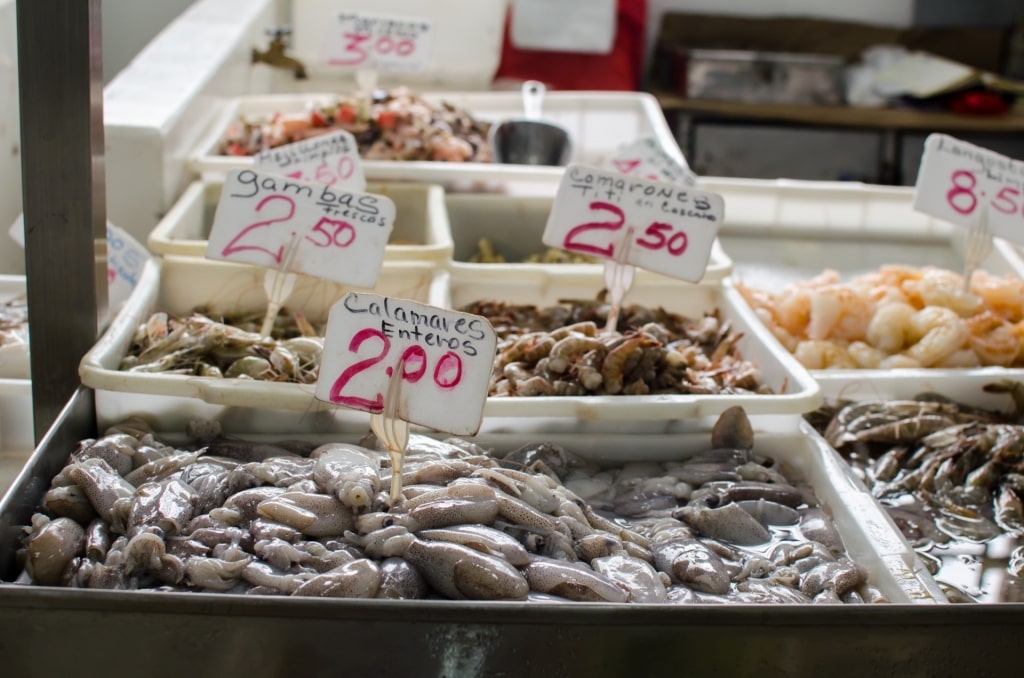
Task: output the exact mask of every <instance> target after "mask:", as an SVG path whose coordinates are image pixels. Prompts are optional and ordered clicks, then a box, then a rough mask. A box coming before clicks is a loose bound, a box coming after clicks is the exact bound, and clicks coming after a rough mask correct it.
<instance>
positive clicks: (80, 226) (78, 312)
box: [17, 0, 107, 442]
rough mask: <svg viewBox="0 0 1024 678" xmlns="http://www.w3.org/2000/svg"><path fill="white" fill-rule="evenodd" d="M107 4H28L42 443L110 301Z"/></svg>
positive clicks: (26, 147) (26, 121) (28, 176)
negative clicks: (105, 102) (104, 12)
mask: <svg viewBox="0 0 1024 678" xmlns="http://www.w3.org/2000/svg"><path fill="white" fill-rule="evenodd" d="M100 8H101V1H100V0H18V4H17V15H18V17H17V26H18V79H19V89H20V92H21V101H20V105H21V107H20V111H21V149H22V151H21V157H22V161H21V167H22V204H23V209H24V217H25V273H26V279H27V287H28V309H29V310H28V312H29V320H30V332H29V342H30V343H29V347H30V350H31V366H32V400H33V404H34V420H35V421H34V425H35V438H36V441H37V442H38V441H39V440H41V439H42V437H43V435H44V434H45V433H46V431H47V430H48V429H49V427H50V425H51V424H52V422H53V421H54V420H55V419H56V417H57V415H58V414H59V413H60V411H61V409H62V408H63V407H64V405H65V404H66V403H67V402H68V399H69V398H71V396H72V394H73V393H74V392H75V390H76V389H77V388H78V386H79V385H80V380H79V377H78V364H79V362H80V361H81V359H82V356H83V355H84V354H85V353H86V351H88V350H89V348H90V347H91V346H92V345H93V344H94V343H95V341H96V336H97V330H98V318H100V317H102V315H103V314H104V313H105V309H106V304H107V278H106V257H105V249H106V186H105V172H104V166H103V69H102V45H101V40H100V39H101V33H100V30H101V29H100V17H101V14H100Z"/></svg>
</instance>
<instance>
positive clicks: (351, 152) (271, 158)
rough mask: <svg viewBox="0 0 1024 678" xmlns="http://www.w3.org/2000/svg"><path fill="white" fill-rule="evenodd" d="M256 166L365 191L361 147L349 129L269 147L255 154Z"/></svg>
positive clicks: (322, 182)
mask: <svg viewBox="0 0 1024 678" xmlns="http://www.w3.org/2000/svg"><path fill="white" fill-rule="evenodd" d="M255 166H256V169H257V170H259V171H262V172H272V173H274V174H282V175H284V176H286V177H288V178H289V179H298V180H299V181H310V182H315V183H318V184H325V185H327V186H337V187H339V188H340V187H344V188H349V189H352V190H353V191H363V190H366V177H365V176H364V175H363V164H362V161H361V160H360V158H359V146H358V145H357V144H356V138H355V137H354V136H352V133H351V132H348V131H346V130H338V131H337V132H331V133H329V134H322V135H320V136H317V137H313V138H311V139H303V140H302V141H296V142H295V143H292V144H285V145H284V146H278V147H276V148H268V149H267V150H265V151H261V152H260V153H258V154H257V155H256V158H255Z"/></svg>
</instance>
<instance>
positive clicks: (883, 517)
mask: <svg viewBox="0 0 1024 678" xmlns="http://www.w3.org/2000/svg"><path fill="white" fill-rule="evenodd" d="M155 430H156V431H158V432H159V434H158V437H159V438H160V439H161V440H164V441H165V442H168V443H169V444H174V443H183V442H185V441H184V437H183V436H182V433H181V430H180V429H178V430H173V429H171V428H167V426H166V421H164V420H157V421H156V422H155ZM225 431H226V432H227V433H229V434H238V433H239V432H238V431H237V430H233V429H225ZM288 433H290V434H291V435H289V437H290V438H301V439H308V440H314V441H317V442H326V441H328V440H332V441H337V440H356V439H358V438H350V437H348V436H344V437H337V436H335V437H326V436H323V435H321V434H314V435H310V434H309V433H308V431H306V430H304V429H303V430H299V431H291V432H288ZM362 433H365V431H361V432H359V434H358V435H361V434H362ZM253 439H254V440H258V441H263V440H267V441H270V440H272V437H268V436H258V437H255V438H253ZM470 440H472V441H473V442H475V443H477V444H479V445H481V446H482V447H484V448H486V449H489V450H494V451H495V452H496V453H499V454H502V453H507V452H510V451H512V450H516V449H519V448H521V447H523V446H524V445H529V444H536V443H541V442H545V443H551V444H554V445H559V446H561V447H563V448H564V449H565V450H566V451H568V452H569V453H571V454H573V455H576V456H579V457H582V458H584V459H586V460H589V461H591V462H594V463H596V464H598V465H601V466H611V465H615V464H620V463H626V462H638V461H655V462H664V461H681V460H684V459H686V458H688V457H690V456H693V455H694V454H699V453H701V452H704V451H706V450H707V449H708V448H709V444H710V433H709V431H708V430H707V429H703V430H695V431H689V432H685V433H672V434H651V435H643V436H636V435H631V434H626V433H622V432H621V431H620V432H612V433H604V434H600V435H594V434H578V433H570V434H567V433H550V432H544V433H539V434H530V433H524V432H521V431H519V432H506V433H493V432H492V433H486V432H484V433H480V434H478V435H476V436H473V437H472V438H470ZM754 451H755V452H756V453H758V454H760V455H763V456H767V457H771V458H773V459H775V460H776V462H777V463H778V465H779V466H780V467H781V469H780V470H782V472H783V473H784V474H785V475H786V476H787V477H788V478H790V479H792V480H794V481H804V482H806V483H808V484H809V485H810V486H811V487H812V488H813V489H814V493H815V495H816V497H817V499H818V502H819V505H820V506H822V508H823V509H824V510H825V511H826V513H827V514H829V515H830V516H831V517H832V520H833V523H834V525H835V527H836V529H837V531H838V532H839V534H840V537H841V538H842V541H843V546H844V547H845V550H846V553H847V555H848V556H849V557H850V558H852V559H853V560H854V561H855V562H856V563H858V564H859V565H861V566H863V567H864V568H865V570H866V571H867V573H868V581H869V582H870V583H871V584H872V585H874V586H876V587H877V588H878V589H879V590H880V591H881V592H882V593H883V594H885V595H886V597H887V598H888V599H889V601H890V602H892V603H914V604H935V603H946V602H947V601H946V598H945V596H944V595H943V594H942V592H941V590H940V589H939V587H938V585H937V584H936V583H935V581H934V580H933V579H932V578H931V576H930V575H929V574H928V572H927V570H925V569H923V568H922V567H920V566H919V565H918V563H917V562H916V554H915V553H914V551H913V549H912V548H911V547H910V545H909V544H908V543H907V541H906V540H905V539H904V538H903V535H902V534H901V533H900V531H899V529H898V528H897V527H896V525H895V524H894V523H893V522H892V519H891V518H889V515H888V514H887V513H886V512H885V511H884V510H883V509H882V507H881V506H880V505H879V504H878V502H877V501H876V500H875V499H874V498H873V497H872V496H871V495H870V494H869V493H868V492H867V490H866V489H865V488H864V486H863V484H861V483H860V481H858V480H857V478H856V477H855V476H854V475H853V474H852V472H851V471H850V467H849V466H847V464H846V463H845V462H844V461H843V460H842V458H841V457H840V456H839V455H838V454H837V453H836V451H835V450H834V449H832V448H831V447H829V445H828V443H826V442H825V440H824V439H823V438H822V437H821V436H820V435H818V433H817V432H815V431H814V429H813V428H811V427H810V426H809V425H808V424H806V423H804V422H801V424H800V426H799V427H797V428H796V429H795V430H793V431H788V432H772V431H764V430H760V429H756V430H755V433H754Z"/></svg>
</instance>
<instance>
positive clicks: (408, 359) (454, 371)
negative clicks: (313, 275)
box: [316, 292, 497, 435]
mask: <svg viewBox="0 0 1024 678" xmlns="http://www.w3.org/2000/svg"><path fill="white" fill-rule="evenodd" d="M496 345H497V339H496V337H495V335H494V329H493V328H491V325H490V323H488V322H487V320H486V319H485V318H482V317H480V316H476V315H470V314H468V313H459V312H457V311H450V310H445V309H441V308H437V307H434V306H428V305H426V304H420V303H417V302H415V301H409V300H407V299H395V298H390V297H382V296H379V295H375V294H362V293H356V292H350V293H349V294H347V295H346V296H345V297H344V298H343V299H342V300H341V301H339V302H338V303H336V304H335V305H334V306H333V307H331V312H330V314H329V315H328V318H327V333H326V337H325V339H324V351H323V354H322V356H321V359H320V376H319V378H318V379H317V383H316V397H317V398H318V399H320V400H323V401H325V402H330V403H334V404H336V405H343V406H345V407H351V408H354V409H358V410H364V411H366V412H372V413H380V412H381V411H383V409H384V395H383V394H384V392H385V391H386V390H387V387H388V382H389V380H390V379H391V375H392V374H394V371H395V370H397V369H401V380H402V381H401V390H400V394H401V395H400V398H399V402H398V403H396V404H395V405H396V416H397V417H398V418H400V419H402V420H404V421H408V422H410V423H413V424H420V425H421V426H428V427H430V428H434V429H437V430H439V431H447V432H449V433H453V434H455V435H473V434H474V433H476V432H477V430H478V429H479V428H480V421H481V419H482V417H483V408H484V403H485V401H486V400H487V387H488V383H489V381H490V378H491V362H492V361H493V360H494V351H495V347H496Z"/></svg>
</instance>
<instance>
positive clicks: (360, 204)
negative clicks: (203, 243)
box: [206, 169, 395, 287]
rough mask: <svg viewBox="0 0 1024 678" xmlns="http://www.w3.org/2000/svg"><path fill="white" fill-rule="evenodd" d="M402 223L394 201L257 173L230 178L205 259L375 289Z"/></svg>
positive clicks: (238, 173) (239, 173) (240, 173)
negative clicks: (285, 266) (394, 230)
mask: <svg viewBox="0 0 1024 678" xmlns="http://www.w3.org/2000/svg"><path fill="white" fill-rule="evenodd" d="M394 222H395V204H394V203H393V202H391V199H390V198H387V197H385V196H382V195H373V194H371V193H358V192H355V191H349V190H346V189H339V188H335V187H332V186H324V185H322V184H312V183H308V182H303V181H296V180H294V179H288V178H286V177H282V176H279V175H275V174H267V173H261V172H256V171H255V170H249V169H245V170H235V171H233V172H230V173H229V174H228V175H227V178H226V179H225V181H224V190H223V192H222V193H221V198H220V202H219V203H218V204H217V213H216V214H215V215H214V218H213V226H212V227H211V229H210V240H209V245H208V246H207V249H206V256H207V257H208V258H210V259H223V260H226V261H236V262H242V263H247V264H255V265H257V266H266V267H267V268H278V267H280V266H281V265H282V263H283V262H284V261H286V260H287V259H289V255H290V259H291V265H290V266H289V270H291V271H296V272H299V273H306V274H309V275H313V276H317V277H320V278H326V279H328V280H334V281H336V282H340V283H345V284H348V285H355V286H357V287H373V286H374V285H375V284H376V283H377V274H378V272H379V271H380V266H381V263H382V262H383V260H384V247H385V246H386V245H387V242H388V237H389V236H390V235H391V229H392V228H393V226H394Z"/></svg>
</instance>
